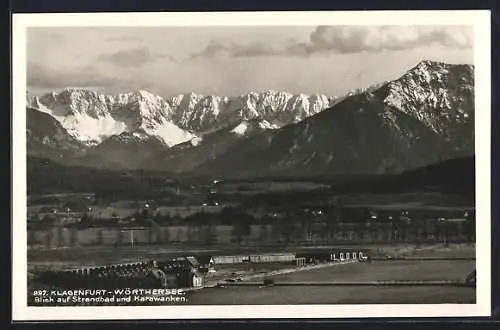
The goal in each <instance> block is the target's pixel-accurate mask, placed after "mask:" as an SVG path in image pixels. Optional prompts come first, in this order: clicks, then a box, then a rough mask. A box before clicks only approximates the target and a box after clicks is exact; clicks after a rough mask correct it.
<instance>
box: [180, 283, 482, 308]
mask: <svg viewBox="0 0 500 330" xmlns="http://www.w3.org/2000/svg"><path fill="white" fill-rule="evenodd" d="M475 295H476V291H475V289H473V288H456V287H439V288H436V287H411V288H408V287H406V288H405V287H332V286H330V287H328V286H318V287H264V288H258V287H230V288H222V289H221V288H207V289H203V290H200V291H196V292H192V293H190V295H189V296H188V299H189V304H191V305H286V304H290V305H299V304H445V303H459V304H474V303H475V300H476V298H475Z"/></svg>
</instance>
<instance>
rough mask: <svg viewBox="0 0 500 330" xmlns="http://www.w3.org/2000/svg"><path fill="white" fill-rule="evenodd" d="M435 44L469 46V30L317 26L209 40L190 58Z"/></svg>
mask: <svg viewBox="0 0 500 330" xmlns="http://www.w3.org/2000/svg"><path fill="white" fill-rule="evenodd" d="M432 45H438V46H441V47H444V48H448V49H468V48H471V47H472V29H471V28H467V27H460V26H457V27H455V26H432V27H427V26H376V27H373V26H318V27H317V28H316V29H315V30H314V31H312V32H311V34H310V35H309V40H307V41H302V42H301V41H296V40H289V41H288V42H287V43H284V44H281V45H273V44H266V43H250V44H241V43H235V42H232V41H229V42H228V41H223V40H218V41H215V40H212V41H211V42H210V43H209V44H208V45H207V46H206V47H205V48H204V49H203V50H201V51H200V52H197V53H193V54H192V55H191V58H204V57H214V56H217V55H219V54H226V55H228V56H230V57H256V56H309V55H312V54H317V53H323V54H324V53H333V54H352V53H361V52H370V53H376V52H383V51H398V50H410V49H415V48H419V47H424V46H432Z"/></svg>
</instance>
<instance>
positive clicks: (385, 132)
mask: <svg viewBox="0 0 500 330" xmlns="http://www.w3.org/2000/svg"><path fill="white" fill-rule="evenodd" d="M473 98H474V96H473V68H472V67H471V66H461V65H459V66H455V65H449V64H444V63H437V62H429V61H424V62H421V63H419V64H418V65H417V66H416V67H414V68H412V69H411V70H410V71H409V72H407V73H406V74H405V75H403V76H402V77H400V78H399V79H397V80H394V81H391V82H388V83H386V84H384V85H382V86H381V87H379V88H378V89H375V90H369V91H365V92H363V93H361V94H358V95H353V96H350V97H347V98H345V99H344V100H343V101H341V102H339V103H338V104H336V105H335V106H333V107H332V108H330V109H327V110H324V111H322V112H320V113H318V114H317V115H315V116H312V117H310V118H307V119H305V120H303V121H302V122H299V123H297V124H293V125H289V126H286V127H283V128H282V129H279V130H277V131H275V132H265V134H261V135H258V136H255V137H251V138H249V139H246V140H243V141H241V142H240V143H238V144H236V145H234V146H232V147H230V148H229V149H228V150H227V152H226V153H225V154H223V155H220V156H219V157H217V158H215V159H213V160H209V161H207V162H206V163H204V164H202V165H200V166H199V167H197V168H196V169H195V170H194V171H195V172H196V173H202V174H210V175H217V176H235V177H241V176H245V177H246V176H266V175H311V174H321V173H329V174H337V173H338V174H382V173H398V172H401V171H405V170H409V169H412V168H417V167H421V166H426V165H428V164H432V163H436V162H439V161H442V160H446V159H451V158H456V157H462V156H467V155H472V154H473V153H474V133H473V126H474V125H473V112H474V108H473V105H474V102H473Z"/></svg>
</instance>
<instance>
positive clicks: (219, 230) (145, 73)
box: [13, 11, 491, 319]
mask: <svg viewBox="0 0 500 330" xmlns="http://www.w3.org/2000/svg"><path fill="white" fill-rule="evenodd" d="M301 15H302V16H301ZM315 15H316V16H315ZM16 16H18V17H16ZM489 22H490V17H489V13H488V12H486V11H457V12H433V11H427V12H385V13H384V12H350V13H348V12H345V13H342V12H335V13H333V12H332V13H327V12H326V13H325V12H324V13H316V14H314V13H312V12H311V13H305V12H304V13H300V12H295V13H279V14H278V13H271V12H267V13H204V14H201V13H198V14H196V13H175V14H174V13H156V14H145V13H143V14H133V13H132V14H125V13H123V14H102V15H100V14H46V15H36V14H35V15H14V23H13V24H14V35H13V43H14V54H15V56H14V60H13V61H14V67H13V68H14V71H13V72H14V77H13V83H14V84H13V86H14V109H13V121H14V122H13V150H14V154H13V157H14V167H13V171H14V176H15V178H14V181H13V184H14V186H13V189H14V191H13V197H14V212H13V214H14V218H13V229H14V230H13V235H14V236H13V243H14V246H13V253H14V265H13V281H14V282H13V285H14V297H13V298H14V300H15V303H14V307H15V309H16V308H18V312H17V315H18V316H19V317H20V318H31V319H50V318H55V319H57V318H62V319H67V318H90V317H100V318H107V317H113V318H117V317H118V318H122V317H123V318H132V317H133V316H134V309H127V308H130V307H135V308H137V309H136V315H135V317H139V318H147V317H156V318H158V317H166V318H212V317H214V318H231V317H253V318H259V317H285V316H286V317H299V318H300V317H311V315H314V313H315V311H317V312H318V314H319V316H321V317H325V316H327V317H333V316H334V315H335V316H343V315H345V316H347V317H354V316H479V315H487V314H488V313H489V308H490V296H489V295H490V293H489V290H490V288H489V281H490V238H489V237H490V232H489V228H490V218H489V214H490V213H489V205H490V204H489V203H490V202H489V189H490V187H489V184H490V183H489V181H490V180H489V157H490V149H489V139H490V135H489V134H490V132H489V130H490V125H489V120H490V119H489V118H490V115H491V113H490V111H491V104H490V99H489V96H490V94H489V93H490V81H489V79H490V72H489V70H490V66H489V65H490V63H489V62H490V58H489V56H490V50H489V47H490V37H489V33H490V30H489V29H490V27H489V24H490V23H489ZM16 54H17V55H16ZM196 306H198V307H196ZM124 308H125V309H124ZM280 308H281V309H280ZM139 311H140V312H139ZM301 311H303V312H301ZM419 311H421V313H420V314H421V315H420V314H419ZM149 312H151V313H150V314H148V313H149ZM398 313H402V314H398ZM137 314H139V315H137ZM14 315H16V312H15V311H14Z"/></svg>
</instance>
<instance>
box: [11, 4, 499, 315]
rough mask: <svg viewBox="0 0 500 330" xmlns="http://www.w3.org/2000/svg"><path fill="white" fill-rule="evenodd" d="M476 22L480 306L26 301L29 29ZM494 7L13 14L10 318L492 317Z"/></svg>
mask: <svg viewBox="0 0 500 330" xmlns="http://www.w3.org/2000/svg"><path fill="white" fill-rule="evenodd" d="M361 24H362V25H368V24H370V25H472V26H473V27H474V31H475V40H474V64H475V109H476V110H475V125H476V126H475V145H476V217H477V224H476V229H477V231H476V232H477V243H476V249H477V250H476V251H477V259H476V263H477V265H476V267H477V297H476V298H477V299H476V304H438V305H423V304H422V305H272V306H270V305H261V306H246V305H227V306H226V305H224V306H147V307H145V306H130V307H129V306H127V307H111V306H110V307H28V306H27V254H26V251H27V246H26V238H27V237H26V236H27V234H26V214H27V213H26V207H27V205H26V133H25V130H26V121H25V120H26V118H25V117H26V111H25V106H26V104H25V102H26V30H27V28H28V27H37V26H39V27H42V26H46V27H48V26H52V27H55V26H59V27H64V26H122V27H126V26H166V25H168V26H205V25H211V26H237V25H240V26H241V25H246V26H257V25H285V26H286V25H288V26H293V25H305V26H317V25H361ZM490 24H491V19H490V12H489V11H486V10H480V11H479V10H474V11H385V12H382V11H358V12H220V13H99V14H91V13H82V14H14V15H13V23H12V25H13V30H12V43H13V53H12V59H13V65H12V68H13V85H12V86H13V117H12V118H13V128H12V139H13V148H12V150H13V191H12V195H13V206H12V207H13V209H12V210H13V212H12V214H13V221H12V224H13V226H12V228H13V232H12V235H13V236H12V238H13V239H12V242H13V243H12V244H13V246H12V251H13V259H12V260H13V265H12V266H13V267H12V269H13V274H12V279H13V280H12V286H13V289H12V307H13V310H12V317H13V320H15V321H21V320H26V321H28V320H90V319H232V318H353V317H448V316H449V317H461V316H489V315H490V309H491V307H490V302H491V298H490V295H491V285H490V282H491V278H490V277H491V257H490V254H491V245H490V237H491V235H490V221H491V220H490V219H491V218H490V148H491V147H490V134H491V133H490V120H491V119H490V117H491V95H490V91H491V82H490V70H491V69H490V63H491V58H490V57H491V56H490V47H491V44H490V42H491V41H490V40H491V39H490V33H491V31H490Z"/></svg>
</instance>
